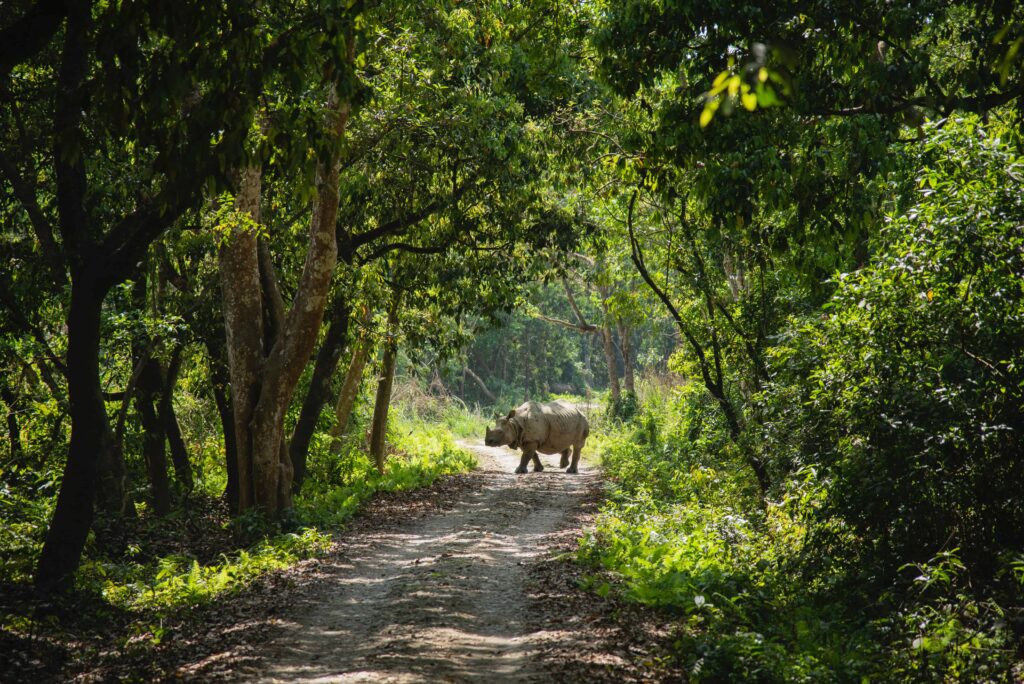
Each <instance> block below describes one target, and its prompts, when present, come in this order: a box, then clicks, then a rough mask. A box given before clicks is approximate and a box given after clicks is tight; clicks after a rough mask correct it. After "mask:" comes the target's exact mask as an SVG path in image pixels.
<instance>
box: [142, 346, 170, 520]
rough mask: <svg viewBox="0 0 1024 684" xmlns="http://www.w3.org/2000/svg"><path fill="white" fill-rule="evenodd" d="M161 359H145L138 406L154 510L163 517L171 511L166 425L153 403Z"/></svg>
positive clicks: (157, 388) (143, 453)
mask: <svg viewBox="0 0 1024 684" xmlns="http://www.w3.org/2000/svg"><path fill="white" fill-rule="evenodd" d="M160 375H161V373H160V362H159V361H157V360H156V359H154V358H150V359H149V360H148V361H146V364H145V366H144V367H143V369H142V374H141V375H140V376H139V382H138V384H137V385H136V390H135V406H136V408H137V409H138V411H139V418H140V420H141V422H142V431H143V436H142V455H143V458H144V459H145V462H146V472H147V474H148V475H149V484H150V488H151V492H152V496H153V511H154V512H155V513H156V514H157V515H159V516H164V515H167V514H168V513H170V511H171V485H170V481H169V480H168V478H167V452H166V450H165V448H164V426H163V423H162V422H161V421H160V418H159V416H158V415H157V412H156V408H155V407H154V404H155V402H156V397H157V392H159V390H160V387H161V384H162V383H161V377H160Z"/></svg>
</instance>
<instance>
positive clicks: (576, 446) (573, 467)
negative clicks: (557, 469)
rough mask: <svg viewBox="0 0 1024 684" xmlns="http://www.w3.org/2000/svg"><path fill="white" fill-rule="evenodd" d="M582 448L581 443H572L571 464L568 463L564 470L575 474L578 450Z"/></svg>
mask: <svg viewBox="0 0 1024 684" xmlns="http://www.w3.org/2000/svg"><path fill="white" fill-rule="evenodd" d="M581 449H583V446H582V445H579V444H574V445H573V447H572V465H570V466H569V467H568V468H567V469H566V471H565V472H567V473H573V474H576V473H578V472H579V470H577V468H576V466H577V465H579V462H580V450H581Z"/></svg>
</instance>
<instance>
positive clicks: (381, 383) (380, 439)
mask: <svg viewBox="0 0 1024 684" xmlns="http://www.w3.org/2000/svg"><path fill="white" fill-rule="evenodd" d="M399 300H400V296H399V295H395V299H394V301H393V302H392V303H391V310H390V311H389V312H388V326H387V341H386V342H385V343H384V358H383V360H382V361H381V369H380V379H379V380H378V381H377V398H376V400H375V401H374V403H373V422H372V423H371V425H370V455H371V456H373V461H374V463H376V464H377V470H378V472H381V473H383V472H384V438H385V435H386V433H387V428H388V409H389V408H390V406H391V387H392V385H393V384H394V381H395V360H396V359H397V357H398V307H399Z"/></svg>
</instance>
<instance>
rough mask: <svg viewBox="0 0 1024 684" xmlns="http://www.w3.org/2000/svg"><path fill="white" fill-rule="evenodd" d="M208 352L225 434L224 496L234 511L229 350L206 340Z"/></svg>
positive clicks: (235, 464) (235, 457)
mask: <svg viewBox="0 0 1024 684" xmlns="http://www.w3.org/2000/svg"><path fill="white" fill-rule="evenodd" d="M206 352H207V354H208V355H209V359H210V385H211V390H212V391H213V401H214V403H215V404H217V414H218V415H219V416H220V424H221V432H222V433H223V435H224V461H225V465H226V467H227V475H228V478H227V479H228V481H227V485H226V486H225V488H224V498H225V499H227V502H228V507H229V508H230V509H231V510H232V511H237V510H238V448H237V442H236V440H235V416H234V413H233V412H232V406H231V398H230V397H229V396H228V386H229V383H230V381H231V380H230V375H229V371H228V362H227V359H226V358H225V357H226V355H227V350H225V349H224V345H223V344H222V343H219V342H217V341H214V340H211V339H207V340H206Z"/></svg>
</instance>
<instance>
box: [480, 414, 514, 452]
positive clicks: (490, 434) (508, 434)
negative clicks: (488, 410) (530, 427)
mask: <svg viewBox="0 0 1024 684" xmlns="http://www.w3.org/2000/svg"><path fill="white" fill-rule="evenodd" d="M513 415H515V411H509V412H508V415H507V416H502V415H501V414H500V413H495V414H494V417H495V419H496V420H497V425H495V427H492V428H487V434H485V435H484V444H486V445H487V446H492V447H496V446H502V445H504V444H511V443H512V442H513V441H515V438H516V430H515V428H514V427H512V424H511V422H510V421H509V419H510V418H512V416H513Z"/></svg>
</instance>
